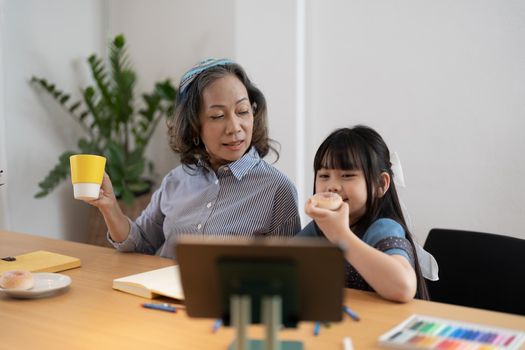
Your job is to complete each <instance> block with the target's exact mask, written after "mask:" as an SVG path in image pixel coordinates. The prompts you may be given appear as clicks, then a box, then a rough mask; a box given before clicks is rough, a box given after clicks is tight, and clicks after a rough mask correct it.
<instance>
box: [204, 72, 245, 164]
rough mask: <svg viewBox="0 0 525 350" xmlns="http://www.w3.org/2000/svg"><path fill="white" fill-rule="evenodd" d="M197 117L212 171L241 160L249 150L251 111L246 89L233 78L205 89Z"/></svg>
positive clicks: (224, 79)
mask: <svg viewBox="0 0 525 350" xmlns="http://www.w3.org/2000/svg"><path fill="white" fill-rule="evenodd" d="M199 118H200V122H201V135H200V136H201V139H202V142H203V143H204V145H205V146H206V151H207V152H208V155H209V157H210V162H211V166H212V168H213V169H214V170H217V169H218V168H219V166H221V165H222V164H226V163H230V162H233V161H236V160H238V159H240V158H241V157H242V156H243V155H244V153H246V151H247V150H248V148H249V147H250V145H251V142H252V132H253V112H252V108H251V105H250V100H249V99H248V92H247V91H246V87H245V86H244V84H243V83H242V82H241V81H240V80H239V79H238V78H237V77H236V76H234V75H226V76H224V77H222V78H219V79H217V80H215V81H214V82H212V83H211V84H210V85H208V86H207V87H206V88H205V89H204V91H203V94H202V103H201V110H200V112H199Z"/></svg>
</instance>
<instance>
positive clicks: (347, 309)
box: [343, 306, 361, 321]
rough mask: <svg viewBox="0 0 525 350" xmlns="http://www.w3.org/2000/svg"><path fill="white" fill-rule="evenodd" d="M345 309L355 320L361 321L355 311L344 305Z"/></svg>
mask: <svg viewBox="0 0 525 350" xmlns="http://www.w3.org/2000/svg"><path fill="white" fill-rule="evenodd" d="M343 311H344V312H345V314H347V315H348V316H350V318H351V319H352V320H354V321H359V320H360V319H361V318H360V317H359V315H358V314H357V313H356V312H355V311H352V310H351V309H350V308H349V307H348V306H343Z"/></svg>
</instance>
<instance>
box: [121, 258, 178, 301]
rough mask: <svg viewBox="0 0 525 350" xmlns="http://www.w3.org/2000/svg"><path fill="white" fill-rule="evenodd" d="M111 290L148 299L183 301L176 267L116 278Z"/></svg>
mask: <svg viewBox="0 0 525 350" xmlns="http://www.w3.org/2000/svg"><path fill="white" fill-rule="evenodd" d="M113 289H116V290H120V291H123V292H126V293H130V294H134V295H137V296H139V297H143V298H148V299H153V298H155V297H156V296H165V297H168V298H172V299H177V300H184V293H183V291H182V284H181V282H180V272H179V266H178V265H174V266H168V267H163V268H161V269H156V270H152V271H147V272H143V273H137V274H135V275H130V276H126V277H121V278H116V279H114V280H113Z"/></svg>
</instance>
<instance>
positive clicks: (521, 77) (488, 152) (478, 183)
mask: <svg viewBox="0 0 525 350" xmlns="http://www.w3.org/2000/svg"><path fill="white" fill-rule="evenodd" d="M308 15H309V22H308V30H309V32H310V33H309V38H310V41H309V42H308V43H309V47H308V68H309V69H308V72H309V76H308V78H309V81H308V84H307V92H308V96H307V100H308V101H309V107H308V108H307V111H309V113H308V120H309V123H308V124H309V125H310V128H309V130H308V133H307V135H308V136H307V138H308V139H310V140H311V143H310V144H309V145H308V151H307V159H313V154H314V152H315V150H316V146H317V145H318V144H319V143H320V142H321V140H322V139H323V138H324V137H326V136H327V135H328V133H329V132H331V131H332V130H333V129H334V128H337V127H343V126H350V125H354V124H357V123H365V124H368V125H370V126H372V127H374V128H376V129H377V130H378V131H379V132H380V133H381V134H382V135H383V137H384V138H385V140H386V141H387V143H388V145H389V146H390V148H391V150H392V151H393V150H396V151H397V152H398V153H399V155H400V158H401V160H402V162H403V166H404V170H405V176H406V180H407V186H408V187H407V188H406V189H403V190H402V191H401V192H402V198H403V200H404V202H405V204H406V205H407V207H408V210H409V212H410V214H411V217H412V221H413V224H414V228H415V232H416V234H417V236H418V237H419V238H420V240H422V239H423V238H424V237H426V234H427V233H428V230H429V229H430V228H432V227H447V228H458V229H469V230H480V231H488V232H495V233H503V234H509V235H514V236H517V237H522V238H525V232H524V231H523V227H524V226H525V215H524V214H525V210H524V209H525V204H524V200H525V182H524V181H523V180H522V179H523V176H524V175H525V162H524V161H523V152H524V150H525V138H524V137H523V130H524V129H525V108H524V101H525V83H524V82H525V70H524V69H523V63H524V62H525V46H524V45H523V42H525V27H524V26H523V20H524V18H525V3H524V2H523V1H499V0H487V1H477V0H462V1H457V0H448V1H430V0H427V1H408V0H406V1H390V0H382V1H346V0H345V1H342V0H341V1H337V0H329V1H322V2H321V1H309V9H308Z"/></svg>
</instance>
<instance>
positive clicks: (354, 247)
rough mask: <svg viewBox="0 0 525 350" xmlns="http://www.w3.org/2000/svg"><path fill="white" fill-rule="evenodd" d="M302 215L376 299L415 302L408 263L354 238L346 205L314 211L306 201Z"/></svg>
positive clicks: (310, 203) (414, 286)
mask: <svg viewBox="0 0 525 350" xmlns="http://www.w3.org/2000/svg"><path fill="white" fill-rule="evenodd" d="M305 212H306V214H308V215H309V216H310V217H312V218H313V219H314V220H315V222H316V223H317V225H318V226H319V228H320V229H321V230H322V231H323V233H324V234H325V235H326V237H327V238H328V239H329V240H330V241H331V242H332V243H335V244H338V245H340V246H341V247H343V249H344V251H345V258H346V260H348V262H349V263H350V264H352V266H353V267H354V268H355V269H356V270H357V271H358V272H359V273H360V274H361V276H362V277H363V278H364V279H365V280H366V282H367V283H368V284H369V285H370V286H371V287H372V288H373V289H374V290H375V291H376V292H377V293H378V294H379V295H381V296H382V297H383V298H385V299H389V300H393V301H399V302H407V301H410V300H411V299H413V298H414V296H415V294H416V290H417V279H416V273H415V271H414V269H413V268H412V266H411V265H410V263H409V262H408V260H407V259H406V258H405V257H403V256H400V255H388V254H385V253H383V252H381V251H379V250H377V249H375V248H374V247H371V246H370V245H368V244H367V243H365V242H363V241H362V240H361V239H360V238H359V237H357V236H356V235H355V234H354V233H353V232H352V230H351V229H350V224H349V208H348V204H347V203H343V204H342V205H341V207H339V209H337V210H335V211H333V210H327V209H321V208H317V207H316V206H315V205H314V203H312V202H311V201H310V200H308V202H307V203H306V207H305Z"/></svg>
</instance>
